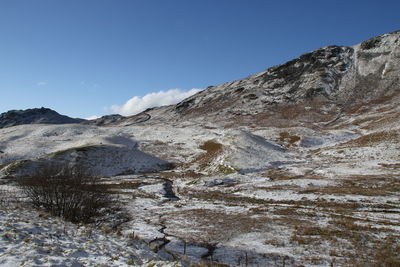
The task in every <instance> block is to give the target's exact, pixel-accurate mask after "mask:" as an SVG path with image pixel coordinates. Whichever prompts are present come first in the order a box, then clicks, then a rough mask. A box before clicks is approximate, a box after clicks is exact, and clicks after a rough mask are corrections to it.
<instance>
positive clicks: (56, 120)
mask: <svg viewBox="0 0 400 267" xmlns="http://www.w3.org/2000/svg"><path fill="white" fill-rule="evenodd" d="M82 121H84V120H82V119H74V118H70V117H68V116H65V115H61V114H59V113H57V112H56V111H54V110H52V109H49V108H44V107H41V108H32V109H25V110H10V111H7V112H5V113H2V114H0V128H5V127H11V126H16V125H21V124H67V123H80V122H82Z"/></svg>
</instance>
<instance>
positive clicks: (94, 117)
mask: <svg viewBox="0 0 400 267" xmlns="http://www.w3.org/2000/svg"><path fill="white" fill-rule="evenodd" d="M98 118H100V117H99V116H96V115H93V116H89V117H87V118H85V120H89V121H90V120H95V119H98Z"/></svg>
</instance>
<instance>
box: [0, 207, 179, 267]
mask: <svg viewBox="0 0 400 267" xmlns="http://www.w3.org/2000/svg"><path fill="white" fill-rule="evenodd" d="M0 230H1V231H0V232H1V234H0V235H1V236H0V266H10V267H11V266H129V265H133V266H142V265H143V266H181V265H180V263H177V262H166V261H161V260H160V257H159V256H158V255H156V254H155V253H154V252H153V251H152V250H151V249H150V248H149V246H147V245H146V244H144V243H143V242H140V241H138V240H137V239H134V238H133V237H130V238H129V237H126V236H122V235H121V233H118V232H115V231H111V230H110V229H109V228H107V227H102V228H98V229H96V228H94V227H93V226H88V225H87V226H84V225H75V224H72V223H68V222H65V221H63V220H61V219H59V218H54V217H51V216H49V215H48V214H46V213H40V212H37V211H35V210H32V209H30V208H29V207H28V206H27V205H26V204H24V203H12V202H7V203H5V202H3V203H2V204H1V206H0Z"/></svg>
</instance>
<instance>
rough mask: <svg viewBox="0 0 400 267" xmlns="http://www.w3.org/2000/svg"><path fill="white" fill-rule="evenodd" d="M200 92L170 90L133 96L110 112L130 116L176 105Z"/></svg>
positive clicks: (112, 107) (195, 90) (112, 108)
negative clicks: (153, 108)
mask: <svg viewBox="0 0 400 267" xmlns="http://www.w3.org/2000/svg"><path fill="white" fill-rule="evenodd" d="M200 91H201V89H196V88H193V89H191V90H189V91H182V90H180V89H170V90H168V91H159V92H156V93H150V94H147V95H145V96H143V97H138V96H134V97H132V98H131V99H129V100H128V101H127V102H126V103H125V104H123V105H122V106H117V105H113V106H111V110H112V111H113V112H115V113H118V114H121V115H124V116H130V115H134V114H137V113H139V112H142V111H144V110H146V109H147V108H152V107H158V106H165V105H172V104H176V103H178V102H180V101H182V100H183V99H185V98H187V97H189V96H192V95H194V94H195V93H197V92H200Z"/></svg>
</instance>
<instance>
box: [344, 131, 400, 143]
mask: <svg viewBox="0 0 400 267" xmlns="http://www.w3.org/2000/svg"><path fill="white" fill-rule="evenodd" d="M399 140H400V135H399V133H398V131H395V130H391V131H380V132H374V133H371V134H367V135H364V136H361V137H359V138H356V139H354V140H351V141H348V142H346V143H343V144H342V145H343V146H353V147H365V146H372V145H376V144H380V143H383V142H391V143H398V142H399Z"/></svg>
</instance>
